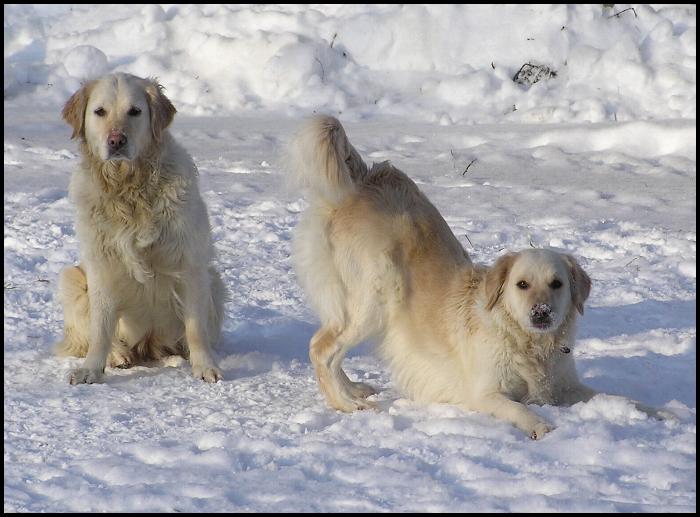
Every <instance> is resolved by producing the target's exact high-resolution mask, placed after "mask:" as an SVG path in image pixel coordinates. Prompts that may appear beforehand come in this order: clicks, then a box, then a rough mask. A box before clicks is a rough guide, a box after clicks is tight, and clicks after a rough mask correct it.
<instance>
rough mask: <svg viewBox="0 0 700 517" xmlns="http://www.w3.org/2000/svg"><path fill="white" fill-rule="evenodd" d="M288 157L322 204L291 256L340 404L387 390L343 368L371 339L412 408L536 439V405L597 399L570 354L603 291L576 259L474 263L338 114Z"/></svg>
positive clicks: (315, 357)
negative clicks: (586, 310)
mask: <svg viewBox="0 0 700 517" xmlns="http://www.w3.org/2000/svg"><path fill="white" fill-rule="evenodd" d="M289 159H290V163H291V169H292V171H291V172H292V174H293V177H295V178H296V180H297V182H298V183H299V184H300V185H301V187H302V188H304V189H305V191H306V194H307V198H308V201H309V203H310V206H309V208H308V209H307V210H306V211H305V213H304V215H303V217H302V220H301V221H300V223H299V225H298V227H297V230H296V235H295V239H294V249H293V258H294V265H295V269H296V273H297V276H298V278H299V282H300V283H301V285H302V287H303V289H304V291H305V293H306V295H307V298H308V300H309V302H310V303H311V305H312V306H313V308H314V309H315V311H316V313H317V314H318V316H319V318H320V320H321V327H320V329H319V330H318V331H317V332H316V334H315V335H314V336H313V337H312V339H311V342H310V353H309V355H310V358H311V361H312V363H313V365H314V368H315V370H316V375H317V377H318V381H319V384H320V387H321V391H322V392H323V395H324V396H325V398H326V400H327V402H328V404H329V405H331V406H332V407H334V408H336V409H339V410H342V411H352V410H356V409H364V408H369V407H372V406H373V405H374V404H373V403H372V402H370V401H368V400H367V397H368V396H370V395H372V394H374V393H375V390H374V389H373V388H372V387H371V386H368V385H366V384H362V383H359V382H353V381H351V380H350V379H348V377H347V376H346V375H345V373H344V372H343V369H342V368H341V363H342V361H343V358H344V356H345V354H346V353H347V351H348V350H349V349H351V348H352V347H354V346H355V345H357V344H358V343H360V342H361V341H363V340H365V339H370V338H373V339H375V340H377V341H378V342H379V343H380V350H381V353H382V355H383V356H384V358H385V359H386V360H387V362H388V363H389V365H390V367H391V370H392V373H393V375H394V378H395V381H396V382H397V384H398V386H399V388H400V389H401V390H402V391H403V392H404V393H405V394H406V395H408V396H409V397H411V398H412V399H414V400H416V401H419V402H426V403H427V402H445V403H451V404H455V405H458V406H460V407H462V408H464V409H467V410H472V411H482V412H486V413H490V414H492V415H494V416H496V417H497V418H500V419H502V420H505V421H507V422H511V423H512V424H514V425H515V426H517V427H518V428H519V429H522V430H523V431H524V432H526V433H527V434H528V435H529V436H530V437H531V438H533V439H539V438H542V437H543V436H544V435H545V433H547V432H548V431H549V430H550V429H551V428H552V426H551V425H550V424H548V423H547V422H545V421H544V420H543V419H542V418H541V417H540V416H538V415H537V414H536V413H535V412H533V411H532V410H531V409H530V408H528V407H527V405H526V404H527V403H536V404H564V405H568V404H573V403H576V402H579V401H587V400H588V399H590V398H591V397H592V396H593V395H595V394H596V392H595V391H594V390H592V389H590V388H588V387H586V386H584V385H583V384H581V383H580V382H579V380H578V377H577V374H576V368H575V366H574V359H573V354H572V353H571V351H572V350H573V348H574V335H575V323H576V317H577V313H580V314H583V305H584V302H585V301H586V299H587V298H588V295H589V292H590V289H591V280H590V278H589V277H588V275H587V274H586V273H585V272H584V271H583V269H582V268H581V267H580V265H579V264H578V263H577V261H576V260H575V259H574V258H573V257H572V256H570V255H566V254H560V253H557V252H554V251H550V250H544V249H528V250H525V251H521V252H519V253H508V254H506V255H504V256H502V257H500V258H499V259H498V260H497V261H496V263H495V264H494V265H493V267H490V268H487V267H483V266H478V265H474V264H472V262H471V260H470V258H469V256H468V255H467V252H466V251H465V250H464V249H463V247H462V246H461V245H460V243H459V242H458V241H457V239H456V238H455V236H454V235H453V234H452V232H451V231H450V228H449V227H448V225H447V223H446V222H445V220H444V219H443V218H442V217H441V215H440V213H439V212H438V211H437V209H436V208H435V207H434V206H433V205H432V204H431V203H430V201H429V200H428V199H427V198H426V197H425V195H423V193H421V192H420V190H419V189H418V187H417V186H416V185H415V183H413V181H411V180H410V179H409V178H408V177H407V176H406V175H405V174H404V173H402V172H401V171H399V170H398V169H396V168H394V167H393V166H392V165H390V164H389V163H388V162H384V163H380V164H375V165H373V166H372V168H371V170H369V169H368V167H367V166H366V165H365V163H364V162H363V161H362V158H361V157H360V155H359V154H358V153H357V151H356V150H355V148H354V147H353V146H352V145H351V144H350V142H349V141H348V139H347V137H346V135H345V131H344V129H343V127H342V126H341V125H340V123H339V122H338V121H337V120H336V119H334V118H332V117H327V116H321V117H317V118H314V119H312V120H311V121H310V122H309V123H308V124H307V125H306V126H305V127H304V128H303V129H302V130H301V131H300V132H299V134H298V135H297V136H296V137H295V138H294V139H293V141H292V142H291V144H290V147H289ZM638 407H639V408H640V409H642V410H643V411H646V412H647V413H649V414H651V415H654V416H657V412H656V410H654V409H652V408H648V407H646V406H641V405H638Z"/></svg>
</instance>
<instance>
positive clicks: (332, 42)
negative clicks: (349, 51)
mask: <svg viewBox="0 0 700 517" xmlns="http://www.w3.org/2000/svg"><path fill="white" fill-rule="evenodd" d="M337 37H338V33H337V32H336V33H335V34H333V39H332V40H331V48H333V44H334V43H335V38H337Z"/></svg>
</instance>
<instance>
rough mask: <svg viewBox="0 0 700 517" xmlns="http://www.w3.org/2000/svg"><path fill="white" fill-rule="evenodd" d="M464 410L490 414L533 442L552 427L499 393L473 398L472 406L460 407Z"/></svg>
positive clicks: (523, 406)
mask: <svg viewBox="0 0 700 517" xmlns="http://www.w3.org/2000/svg"><path fill="white" fill-rule="evenodd" d="M462 407H463V408H464V409H469V410H472V411H480V412H483V413H490V414H491V415H493V416H495V417H496V418H498V419H500V420H505V421H506V422H510V423H511V424H513V425H514V426H516V427H517V428H518V429H520V430H522V431H524V432H525V433H526V434H527V435H528V436H529V437H530V438H532V439H533V440H540V439H542V438H543V437H544V435H545V434H546V433H548V432H549V431H551V430H552V426H551V425H549V424H548V423H547V422H545V421H544V420H543V419H541V418H540V417H539V416H538V415H537V414H536V413H534V412H533V411H531V410H530V409H528V408H527V406H525V405H524V404H521V403H520V402H515V401H513V400H510V399H509V398H507V397H506V396H504V395H502V394H501V393H492V394H490V395H486V396H483V397H480V398H475V400H474V401H473V402H472V404H469V405H462Z"/></svg>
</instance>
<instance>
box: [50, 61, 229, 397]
mask: <svg viewBox="0 0 700 517" xmlns="http://www.w3.org/2000/svg"><path fill="white" fill-rule="evenodd" d="M175 111H176V110H175V108H174V107H173V105H172V104H171V102H170V101H169V100H168V98H167V97H166V96H165V95H164V94H163V92H162V86H160V85H159V84H158V83H157V82H156V81H155V80H152V79H142V78H139V77H136V76H133V75H129V74H123V73H117V74H110V75H106V76H104V77H102V78H100V79H96V80H93V81H90V82H88V83H86V84H85V85H84V86H83V87H82V88H80V90H78V91H77V92H75V94H73V96H72V97H71V98H70V99H69V100H68V102H67V103H66V105H65V107H64V108H63V118H64V119H65V120H66V122H68V123H69V124H70V125H71V126H72V128H73V135H72V138H78V139H79V140H80V151H81V154H82V164H81V165H80V167H79V168H78V169H77V170H76V171H75V172H74V173H73V175H72V178H71V182H70V197H71V199H72V200H73V202H74V203H75V207H76V225H75V226H76V234H77V236H78V240H79V242H80V246H81V264H80V265H79V266H77V267H67V268H65V269H64V270H63V271H62V272H61V275H60V279H59V295H60V298H61V301H62V303H63V311H64V337H63V340H62V341H61V342H60V343H58V344H57V346H56V352H57V353H58V354H59V355H74V356H78V357H85V361H84V363H83V365H82V367H81V368H78V369H75V370H73V371H72V372H71V374H70V383H71V384H82V383H93V382H99V381H100V380H102V378H103V375H104V370H105V366H106V365H107V363H108V361H109V364H110V366H120V367H127V366H130V365H132V364H134V363H136V362H139V361H145V360H155V359H159V358H162V357H164V356H167V355H172V354H179V355H182V356H183V357H189V359H190V362H191V364H192V373H193V375H194V376H195V377H197V378H200V379H203V380H205V381H207V382H217V381H218V380H219V379H221V370H219V368H218V367H217V365H216V362H215V360H214V357H213V356H212V351H211V347H212V346H214V345H215V344H216V343H217V342H218V340H219V336H220V333H221V324H222V318H223V302H224V288H223V284H222V282H221V279H220V277H219V275H218V273H217V272H216V270H215V269H214V268H213V267H212V266H211V261H212V259H213V257H214V251H213V246H212V242H211V231H210V226H209V218H208V215H207V210H206V206H205V204H204V201H203V200H202V198H201V196H200V194H199V187H198V184H197V168H196V167H195V165H194V162H193V161H192V158H191V157H190V156H189V155H188V154H187V152H186V151H185V150H184V149H183V148H182V147H180V146H179V145H178V144H177V143H176V142H175V140H174V139H173V138H172V136H171V135H170V133H169V131H168V129H167V128H168V125H169V124H170V123H171V122H172V120H173V117H174V115H175Z"/></svg>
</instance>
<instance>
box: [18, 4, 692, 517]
mask: <svg viewBox="0 0 700 517" xmlns="http://www.w3.org/2000/svg"><path fill="white" fill-rule="evenodd" d="M626 7H628V6H627V5H624V6H623V5H616V6H615V7H614V8H613V11H612V12H610V13H604V12H603V11H602V8H601V6H600V5H599V4H598V5H595V6H576V7H564V6H556V7H547V6H514V7H509V8H500V9H499V10H498V11H497V12H494V11H493V10H492V9H493V8H491V10H490V9H487V8H485V7H471V6H469V7H462V8H457V7H444V8H440V7H432V6H431V7H425V6H423V7H421V6H405V7H403V8H401V7H398V6H384V7H378V6H327V7H314V8H303V7H293V6H290V7H282V6H253V7H239V6H232V7H221V6H163V7H160V6H148V7H143V6H141V7H139V6H120V9H118V10H114V9H111V8H110V7H109V6H104V7H103V6H99V7H95V6H93V7H86V6H72V7H68V6H43V7H41V8H39V7H36V6H5V103H4V115H5V117H4V150H5V152H4V164H5V165H4V173H5V174H4V203H5V207H4V218H5V234H4V236H5V240H4V245H5V247H4V287H5V290H4V294H5V297H4V301H5V318H4V350H5V355H4V358H5V361H4V452H5V454H4V474H5V475H4V479H5V486H4V489H5V490H4V494H5V495H4V509H5V510H6V511H114V510H116V511H467V510H470V511H694V510H695V508H696V394H695V393H696V367H695V364H696V319H695V311H696V272H695V268H696V222H695V219H696V147H695V146H696V144H695V140H696V121H695V89H696V83H695V9H694V7H692V8H690V7H673V6H672V7H663V6H653V7H649V6H638V5H634V7H635V11H636V14H637V18H635V17H634V14H633V13H631V12H627V13H623V14H622V15H620V17H619V18H617V17H613V18H607V17H606V16H610V15H612V14H613V13H614V12H617V11H619V10H622V9H624V8H626ZM441 9H442V10H441ZM611 22H612V23H611ZM445 24H447V25H445ZM603 24H606V25H603ZM553 25H556V27H555V28H552V26H553ZM561 26H566V27H567V29H565V30H564V31H561V30H560V28H561ZM499 27H501V28H503V27H505V29H507V30H505V29H502V30H497V29H498V28H499ZM555 29H556V30H555ZM334 33H337V34H338V36H337V37H336V39H335V42H334V44H333V47H332V48H331V47H330V43H331V42H332V38H333V34H334ZM562 33H563V34H567V36H566V40H565V42H562V41H560V40H558V39H556V38H559V37H560V36H561V37H563V34H562ZM134 34H139V37H138V38H136V37H134ZM530 34H534V35H535V36H533V37H535V39H534V41H530V40H527V38H528V37H531V36H530ZM164 44H167V46H164ZM530 44H532V48H534V49H535V52H534V53H530V51H531V50H532V49H530V48H529V47H527V45H530ZM79 45H89V46H90V47H92V48H76V47H78V46H79ZM528 49H529V50H528ZM343 51H344V52H346V54H347V55H348V56H350V58H348V59H347V60H344V61H341V58H343V56H342V52H343ZM337 52H340V53H341V55H340V57H339V56H338V55H337ZM472 55H479V56H484V59H483V60H477V59H472V58H471V56H472ZM577 56H578V57H577ZM316 57H318V58H319V60H320V61H321V63H322V64H323V71H321V69H320V66H319V63H318V62H317V61H316V60H315V58H316ZM536 57H539V58H541V59H542V60H544V61H547V62H548V63H549V64H551V65H553V66H555V68H557V67H558V68H559V69H561V66H562V63H564V62H565V61H566V62H567V63H568V65H567V66H568V72H562V73H560V74H559V75H558V77H557V79H555V80H550V81H548V82H546V83H537V84H535V85H533V86H532V87H530V88H524V87H520V86H516V85H514V84H513V83H512V82H510V77H511V76H512V75H513V73H515V71H517V69H518V68H519V66H520V65H521V64H522V62H523V61H524V60H527V59H535V58H536ZM343 59H344V58H343ZM576 59H579V64H580V63H581V62H584V61H585V62H587V63H589V64H588V65H587V66H588V67H589V68H587V69H586V70H588V71H587V72H586V73H583V72H581V70H578V69H577V70H578V72H577V73H576V74H574V73H573V72H572V71H573V68H572V62H575V61H576ZM586 60H588V61H586ZM491 61H494V64H495V65H496V68H495V70H494V69H493V68H492V67H491ZM314 63H315V65H314ZM501 66H502V67H503V68H504V70H500V67H501ZM513 68H514V69H513ZM506 69H507V70H506ZM112 70H124V71H129V72H134V73H138V74H142V75H158V76H159V77H160V79H161V81H162V82H163V83H164V84H165V86H166V87H167V91H166V93H167V94H168V95H169V96H170V98H171V99H172V100H173V102H174V103H175V105H176V106H177V107H178V109H179V110H180V114H178V115H177V116H176V119H175V123H174V124H173V127H172V131H173V134H174V135H175V137H176V138H177V139H178V140H179V141H180V142H181V143H182V144H183V145H184V146H185V147H186V148H187V149H188V150H189V151H190V152H191V153H192V155H193V156H194V158H195V161H196V163H197V164H198V166H199V169H200V174H201V176H200V181H201V187H202V192H203V195H204V198H205V200H206V202H207V204H208V207H209V213H210V218H211V221H212V226H213V231H214V238H215V240H216V248H217V252H218V260H217V265H218V268H219V270H220V271H221V272H222V276H223V278H224V280H225V283H226V285H227V286H229V289H230V291H231V300H230V301H229V302H228V303H227V305H226V321H225V325H224V339H223V344H222V347H221V349H220V350H219V353H218V355H219V358H220V363H221V367H222V369H223V370H224V375H225V380H224V381H223V382H220V383H218V384H216V385H206V384H204V383H201V382H199V381H195V380H194V379H193V378H191V377H190V370H189V365H188V364H187V363H186V362H183V361H181V360H176V359H174V358H173V360H170V361H167V362H166V363H164V364H156V365H150V366H149V367H147V366H139V367H135V368H132V369H130V370H115V369H110V370H108V376H107V380H106V382H105V383H104V384H101V385H90V386H86V385H83V386H69V385H68V383H67V381H66V376H67V374H68V371H69V370H70V369H71V368H73V367H75V366H76V365H77V364H79V363H80V360H78V359H58V358H55V357H53V356H52V355H51V353H50V347H51V345H52V344H53V343H54V342H55V341H56V340H58V339H59V337H60V334H61V329H62V314H61V308H60V306H59V305H58V303H57V301H56V299H55V290H56V280H57V275H58V272H59V271H60V269H61V268H62V267H64V266H65V265H67V264H72V263H75V262H76V261H77V260H78V256H79V247H78V242H77V241H76V238H75V232H74V228H73V212H72V206H71V203H70V202H69V200H68V199H67V186H68V178H69V176H70V173H71V171H72V169H73V168H74V167H75V166H76V164H77V160H78V156H77V146H76V145H75V143H74V142H71V141H70V140H69V137H70V130H69V128H68V126H67V125H66V124H65V123H64V122H62V121H61V120H60V116H59V113H60V108H61V106H62V103H63V102H65V100H66V98H67V96H68V95H70V93H72V91H73V90H74V89H75V88H76V87H77V86H78V85H79V77H78V75H81V74H87V73H90V71H96V72H97V73H102V72H105V71H112ZM635 70H636V71H637V72H638V73H639V74H640V75H639V76H635V75H634V73H636V72H634V71H635ZM73 74H77V75H73ZM489 74H491V75H489ZM499 74H500V75H499ZM577 74H578V75H577ZM195 76H198V77H199V79H194V77H195ZM275 77H278V78H280V79H279V80H278V81H275V80H274V78H275ZM640 77H641V78H642V80H637V79H639V78H640ZM27 81H29V83H28V82H27ZM49 83H50V84H51V86H48V84H49ZM427 83H430V88H432V89H430V88H428V87H427V86H425V85H426V84H427ZM423 86H425V88H428V90H429V91H425V92H424V93H421V89H420V88H421V87H423ZM207 88H209V91H205V90H206V89H207ZM440 91H442V92H443V93H442V94H440ZM467 92H468V94H467ZM375 94H376V95H379V100H378V101H377V103H375V102H374V99H371V100H368V99H370V97H373V96H375ZM470 96H473V98H471V97H470ZM513 104H516V105H517V106H518V109H517V110H516V111H512V112H510V113H507V114H504V111H505V108H507V107H508V106H510V105H513ZM601 106H602V107H601ZM312 109H319V110H320V109H323V110H326V111H331V112H334V113H338V112H342V114H341V119H342V120H343V121H344V122H346V129H347V132H348V134H349V137H350V138H351V140H352V141H353V142H354V143H355V144H356V146H357V148H358V150H359V151H360V152H361V153H362V154H363V156H364V157H365V158H366V159H367V160H368V161H381V160H384V159H391V160H392V161H393V162H394V164H395V165H397V166H398V167H400V168H402V169H403V170H404V171H405V172H407V173H408V174H409V175H410V176H411V177H412V178H414V179H415V180H416V182H417V183H418V184H419V186H420V187H421V188H422V189H423V190H424V192H426V194H427V195H428V196H429V197H430V199H431V200H433V202H434V203H435V204H436V206H437V207H438V208H439V209H440V211H441V212H442V213H443V215H444V216H445V218H446V220H447V222H448V223H449V225H450V226H451V228H452V229H453V231H454V232H455V234H456V235H457V237H458V238H459V240H460V241H461V242H462V243H463V245H464V247H465V249H467V251H468V252H469V253H470V255H471V256H472V257H473V259H474V260H475V261H477V262H483V263H491V262H493V261H494V260H495V259H496V257H498V256H499V254H500V253H502V252H503V251H504V250H505V249H521V248H525V247H528V246H530V245H535V246H549V247H556V248H560V249H565V250H567V251H568V252H570V253H573V254H574V255H575V256H577V257H578V258H579V259H580V261H581V263H582V264H583V266H584V268H585V269H586V270H587V271H588V272H589V274H590V275H591V277H592V278H593V282H594V284H593V291H592V294H591V297H590V299H589V301H588V303H587V307H586V314H585V316H584V317H583V318H581V321H580V329H579V340H578V347H577V349H576V350H575V354H576V360H577V367H578V371H579V373H580V376H581V377H582V378H583V379H584V381H585V382H586V383H588V384H589V385H590V386H592V387H594V388H596V389H599V390H602V391H607V392H610V393H617V394H621V395H625V396H628V397H632V398H635V399H638V400H641V401H643V402H646V403H648V404H653V405H657V406H664V407H666V408H667V409H669V410H671V411H673V412H675V413H676V414H677V415H678V419H677V420H676V421H667V422H657V421H653V420H649V419H648V418H646V417H645V415H644V414H642V413H640V412H638V411H636V410H635V409H634V407H633V406H632V405H631V404H630V403H627V402H624V401H620V400H618V399H612V398H610V397H606V396H599V397H596V398H595V399H593V400H592V401H590V402H589V403H587V404H578V405H576V406H574V407H571V408H557V407H551V406H545V407H541V408H535V410H536V411H538V412H539V413H540V414H542V415H543V416H545V417H546V418H547V419H548V420H549V421H551V422H553V423H554V424H555V425H556V427H557V428H556V430H554V431H553V432H552V433H550V434H549V435H547V437H546V438H545V439H544V440H542V441H541V442H531V441H529V440H527V439H526V438H524V437H523V435H522V433H521V432H519V431H518V430H517V429H515V428H513V427H511V426H510V425H508V424H505V423H502V422H499V421H496V420H495V419H493V418H491V417H489V416H486V415H481V414H477V413H466V412H462V411H460V410H457V409H455V408H453V407H450V406H446V405H440V404H433V405H428V406H422V405H418V404H414V403H412V402H411V401H409V400H407V399H404V398H402V397H401V395H400V394H399V393H397V392H396V391H395V390H394V387H393V383H392V381H391V378H390V373H389V372H388V370H387V369H386V368H385V367H384V365H383V364H382V363H381V362H380V361H379V360H378V359H376V358H375V357H374V356H373V355H372V349H371V347H370V346H369V345H367V346H364V347H361V348H360V349H358V350H357V351H355V352H353V353H352V354H351V356H350V358H349V359H348V360H346V363H345V364H346V370H347V371H348V374H349V375H350V377H352V378H360V379H363V380H365V381H367V382H370V383H372V384H374V385H376V386H378V387H380V388H381V389H382V390H383V391H382V392H381V393H380V394H379V395H378V400H379V403H380V407H381V410H380V411H377V412H375V411H368V412H359V413H355V414H342V413H338V412H336V411H333V410H330V409H328V408H327V406H326V405H325V403H324V401H323V398H322V396H321V395H320V393H319V391H318V387H317V385H316V380H315V378H314V373H313V369H312V368H311V366H310V364H309V360H308V356H307V343H308V339H309V338H310V337H311V335H312V334H313V332H314V330H315V325H316V321H315V318H314V315H313V314H312V313H311V311H310V310H309V309H308V307H307V306H306V304H305V302H304V299H303V294H302V292H301V290H300V289H299V287H298V285H297V283H296V279H295V276H294V273H293V271H292V269H291V263H290V259H289V252H290V239H291V235H292V232H293V228H294V226H295V224H296V222H297V221H298V219H299V215H300V212H301V211H302V210H303V208H304V207H305V203H304V201H303V200H302V199H301V198H300V197H299V195H298V193H296V192H294V191H290V190H288V189H287V188H286V187H285V181H284V176H285V170H284V163H283V162H282V160H281V159H280V150H281V147H282V145H283V144H284V142H285V141H286V140H287V138H288V137H289V135H290V134H291V132H292V131H293V130H294V128H295V127H296V126H297V125H298V123H299V116H301V115H306V114H308V113H310V112H311V111H312ZM535 122H536V123H535ZM473 160H476V161H473ZM469 163H472V165H471V166H470V167H469V169H468V170H467V172H466V173H464V174H463V171H464V170H465V168H466V167H467V165H468V164H469Z"/></svg>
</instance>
